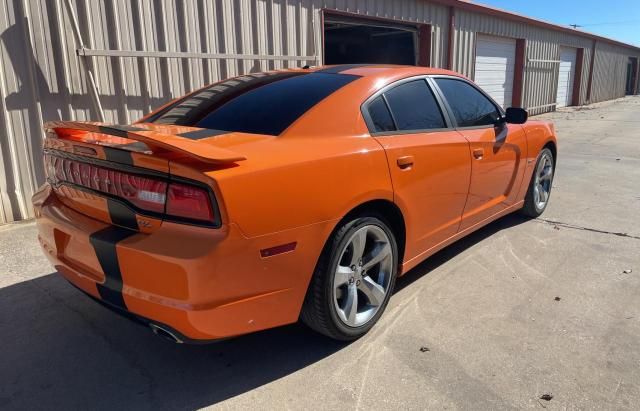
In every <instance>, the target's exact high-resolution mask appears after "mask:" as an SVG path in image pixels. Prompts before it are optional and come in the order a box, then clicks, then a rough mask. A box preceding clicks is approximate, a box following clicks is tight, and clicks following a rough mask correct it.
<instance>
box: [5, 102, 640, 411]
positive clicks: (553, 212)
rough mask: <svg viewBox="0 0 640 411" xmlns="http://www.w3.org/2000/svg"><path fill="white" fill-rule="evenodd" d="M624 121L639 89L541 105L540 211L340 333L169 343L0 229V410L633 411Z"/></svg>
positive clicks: (451, 259)
mask: <svg viewBox="0 0 640 411" xmlns="http://www.w3.org/2000/svg"><path fill="white" fill-rule="evenodd" d="M639 114H640V96H636V97H627V98H625V99H620V100H616V101H614V102H607V103H600V104H597V105H595V106H591V107H587V108H579V109H563V110H561V111H558V112H555V113H550V114H547V115H543V116H539V117H542V118H551V119H553V120H554V121H555V122H556V129H557V132H558V135H559V143H560V147H559V152H560V158H559V164H558V170H557V173H556V178H555V181H554V188H553V192H552V196H551V203H550V205H549V208H548V210H547V211H546V212H545V214H544V215H543V216H542V218H541V219H538V220H526V219H522V218H520V217H518V216H508V217H505V218H503V219H501V220H499V221H497V222H495V223H493V224H491V225H489V226H487V227H485V228H484V229H482V230H480V231H478V232H476V233H474V234H473V235H471V236H470V237H468V238H466V239H463V240H461V241H459V242H458V243H456V244H453V245H452V246H450V247H448V248H447V249H445V250H443V251H442V252H440V253H438V254H436V255H435V256H434V257H432V258H430V259H429V260H427V261H426V262H425V263H423V264H421V265H420V266H418V267H417V268H416V269H414V270H412V271H410V272H409V273H408V274H407V275H406V276H405V277H403V278H401V279H400V280H399V281H398V290H397V291H396V293H395V295H394V296H393V298H392V299H391V302H390V304H389V307H388V310H387V312H386V313H385V315H384V316H383V317H382V319H381V322H380V323H379V324H378V325H377V326H376V327H375V328H374V329H373V330H372V332H371V333H370V334H369V335H367V336H365V337H364V338H362V339H360V340H359V341H356V342H354V343H352V344H340V343H336V342H332V341H330V340H327V339H325V338H323V337H321V336H318V335H316V334H314V333H313V332H311V331H308V330H307V329H306V328H304V327H303V326H301V325H291V326H287V327H282V328H279V329H275V330H270V331H266V332H262V333H257V334H253V335H248V336H244V337H240V338H236V339H232V340H227V341H223V342H219V343H216V344H213V345H208V346H184V345H174V344H172V343H169V342H167V341H165V340H162V339H159V338H157V337H155V336H153V335H152V333H151V332H150V331H149V330H147V329H145V328H143V327H140V326H138V325H135V324H132V323H130V322H128V321H125V320H123V319H122V318H120V317H118V316H116V315H114V314H112V313H111V312H109V311H107V310H106V309H104V308H103V307H101V306H99V305H97V304H95V303H94V302H93V301H91V300H89V299H88V298H86V297H84V296H83V295H81V294H80V293H79V292H78V291H76V290H75V289H74V288H73V287H71V286H69V285H68V284H67V283H66V282H65V281H64V280H62V278H60V277H59V276H57V275H56V274H55V273H53V269H52V267H51V266H49V264H48V263H47V262H46V260H45V258H44V257H43V256H42V254H41V252H40V250H39V248H38V246H37V242H36V234H35V228H34V226H33V224H32V223H29V222H27V223H20V224H14V225H8V226H2V227H0V332H1V334H0V335H1V336H2V350H0V382H2V384H0V408H2V409H5V410H9V409H32V410H35V409H65V410H68V409H105V410H112V409H119V408H127V409H154V410H158V409H184V410H190V409H197V408H206V407H214V408H223V409H226V408H228V409H285V408H287V409H310V408H312V409H336V408H338V407H340V408H346V409H431V408H432V409H442V408H448V409H511V408H513V409H523V408H535V409H542V408H543V407H546V408H548V409H566V408H569V409H583V408H586V409H628V410H634V409H639V408H640V304H639V302H638V301H639V299H638V298H639V297H638V296H639V295H640V116H639ZM629 270H631V271H630V272H629ZM556 297H558V298H556ZM421 348H422V349H421ZM545 394H549V395H550V396H552V398H551V399H550V400H549V401H545V400H542V399H540V397H542V396H544V395H545Z"/></svg>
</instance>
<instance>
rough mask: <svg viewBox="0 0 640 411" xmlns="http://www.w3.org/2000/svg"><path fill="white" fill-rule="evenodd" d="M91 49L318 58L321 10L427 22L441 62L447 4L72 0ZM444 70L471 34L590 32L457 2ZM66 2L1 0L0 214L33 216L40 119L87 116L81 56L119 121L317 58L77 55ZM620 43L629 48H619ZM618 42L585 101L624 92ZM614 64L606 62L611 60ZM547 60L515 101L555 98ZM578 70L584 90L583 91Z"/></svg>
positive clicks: (542, 45) (573, 41)
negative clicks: (557, 28) (227, 81)
mask: <svg viewBox="0 0 640 411" xmlns="http://www.w3.org/2000/svg"><path fill="white" fill-rule="evenodd" d="M71 4H72V9H73V11H74V12H75V13H76V15H77V18H78V23H79V28H80V32H81V34H82V37H83V39H84V42H85V45H86V47H87V48H89V49H105V50H143V51H170V52H192V53H225V54H252V55H271V56H273V55H276V56H281V55H285V56H318V58H320V57H321V54H322V52H321V44H322V43H321V27H320V26H321V12H320V10H321V9H323V8H328V9H336V10H341V11H348V12H352V13H358V14H362V15H369V16H377V17H385V18H391V19H397V20H404V21H409V22H418V23H428V24H431V25H432V45H431V46H432V47H431V50H432V59H431V61H432V65H433V66H436V67H444V66H445V65H446V61H447V38H448V21H449V20H448V19H449V9H448V8H447V7H443V6H440V5H434V4H430V3H428V2H426V1H422V0H327V1H320V0H177V1H174V0H101V1H95V0H72V1H71ZM456 25H457V26H458V28H457V30H456V33H455V42H456V54H455V56H454V69H456V70H458V71H461V72H462V73H464V74H466V75H468V76H470V77H472V78H473V57H474V49H475V47H474V41H475V35H476V33H477V32H482V33H489V34H496V35H503V36H510V37H520V38H527V49H528V51H527V54H528V56H529V57H531V58H539V59H556V58H557V56H558V44H563V45H570V46H574V47H584V48H585V67H584V70H585V73H588V68H589V62H590V60H591V58H590V54H591V45H592V42H591V40H589V39H586V38H583V37H580V36H577V35H575V36H574V35H568V34H562V33H558V32H554V31H550V30H544V29H539V28H535V27H529V26H525V25H522V24H517V23H513V22H510V21H507V20H503V19H499V18H496V17H490V16H486V15H478V14H471V13H466V12H462V11H458V12H457V18H456ZM76 48H77V44H76V42H75V40H74V35H73V25H72V22H71V20H70V14H69V10H68V9H67V7H66V0H10V1H6V2H2V3H0V109H1V110H2V115H1V116H0V131H1V133H0V223H1V222H7V221H14V220H20V219H24V218H29V217H31V216H32V210H31V207H30V198H31V195H32V194H33V192H34V191H35V190H36V189H37V187H38V185H39V184H40V183H41V182H42V181H43V167H42V162H41V147H42V131H41V125H42V122H43V121H47V120H53V119H78V120H95V119H97V112H96V111H95V108H94V105H93V102H92V98H91V97H90V93H89V89H88V87H87V81H86V72H85V71H84V70H83V68H82V65H81V61H80V59H81V58H84V59H86V62H87V63H88V67H89V69H90V70H91V71H92V72H93V74H94V76H95V79H96V82H97V88H98V91H99V95H100V100H101V103H102V106H103V108H104V113H105V121H107V122H114V123H129V122H131V121H134V120H135V119H137V118H139V117H141V116H142V115H143V114H144V113H147V112H149V111H150V110H151V109H152V108H154V107H158V106H160V105H161V104H163V103H164V102H166V101H168V100H170V99H172V98H175V97H177V96H180V95H182V94H184V93H186V92H188V91H190V90H193V89H195V88H198V87H200V86H202V85H204V84H207V83H211V82H215V81H217V80H220V79H223V78H227V77H232V76H236V75H239V74H244V73H248V72H255V71H262V70H270V69H279V68H285V67H293V66H300V65H304V64H306V63H310V64H315V63H316V62H315V61H287V60H275V61H274V60H266V59H259V58H252V59H244V60H237V59H227V60H219V59H198V58H195V59H184V58H170V59H164V58H162V59H161V58H141V57H135V58H131V57H78V56H77V54H76ZM625 53H627V54H625ZM628 53H629V52H628V51H627V50H626V49H624V48H623V47H617V46H610V45H605V44H600V43H599V45H598V52H597V57H596V60H595V67H596V70H595V71H594V78H593V91H592V101H601V100H604V99H608V98H613V97H618V96H621V95H623V94H624V75H625V72H624V70H625V67H626V65H625V64H626V60H625V59H626V56H628ZM612 68H614V69H613V70H612ZM556 71H557V70H556V66H552V65H549V64H547V63H545V64H539V65H536V64H531V65H528V66H527V68H526V80H525V90H526V92H525V93H524V96H525V97H524V98H525V105H526V106H528V107H533V106H537V105H543V104H547V103H549V102H553V101H555V91H554V90H555V89H554V88H553V86H552V85H553V84H555V76H556ZM612 74H613V75H612ZM587 77H588V76H587V75H586V74H585V75H583V85H582V89H583V91H582V93H581V94H582V96H583V98H584V96H586V87H587Z"/></svg>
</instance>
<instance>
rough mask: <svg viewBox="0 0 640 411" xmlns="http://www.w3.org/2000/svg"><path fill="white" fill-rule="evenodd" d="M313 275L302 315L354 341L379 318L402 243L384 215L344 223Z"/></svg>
mask: <svg viewBox="0 0 640 411" xmlns="http://www.w3.org/2000/svg"><path fill="white" fill-rule="evenodd" d="M329 241H330V243H329V244H328V245H327V247H326V248H325V250H324V252H323V255H322V256H321V257H320V261H319V262H318V266H317V267H316V271H315V273H314V274H313V278H312V280H311V284H310V285H309V290H308V291H307V296H306V299H305V303H304V306H303V308H302V313H301V319H302V321H303V322H304V323H305V324H307V325H308V326H309V327H311V328H312V329H314V330H316V331H318V332H320V333H322V334H325V335H327V336H329V337H331V338H334V339H337V340H343V341H349V340H354V339H356V338H359V337H361V336H362V335H364V334H365V333H366V332H367V331H369V329H371V327H373V325H374V324H375V323H376V322H377V321H378V319H379V318H380V316H381V315H382V312H383V311H384V309H385V308H386V306H387V303H388V302H389V298H390V296H391V292H392V290H393V287H394V285H395V279H396V275H397V269H398V247H397V244H396V240H395V238H394V236H393V233H392V231H391V230H390V229H389V227H388V226H387V224H386V223H385V222H384V221H382V219H380V218H377V217H373V216H368V217H358V218H355V219H353V220H351V221H349V222H347V223H345V224H344V225H342V226H341V227H340V228H339V229H338V230H337V231H336V232H335V233H334V234H333V236H332V238H331V239H330V240H329Z"/></svg>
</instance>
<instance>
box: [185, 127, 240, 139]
mask: <svg viewBox="0 0 640 411" xmlns="http://www.w3.org/2000/svg"><path fill="white" fill-rule="evenodd" d="M227 133H228V131H224V130H214V129H210V128H203V129H202V130H196V131H188V132H186V133H182V134H178V135H179V136H180V137H185V138H190V139H191V140H201V139H203V138H207V137H214V136H219V135H220V134H227Z"/></svg>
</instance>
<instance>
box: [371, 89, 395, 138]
mask: <svg viewBox="0 0 640 411" xmlns="http://www.w3.org/2000/svg"><path fill="white" fill-rule="evenodd" d="M369 116H370V117H371V122H372V123H373V129H374V131H376V132H380V131H393V130H395V129H396V128H395V126H394V125H393V119H392V118H391V113H389V109H388V108H387V103H385V102H384V100H383V99H382V96H380V97H376V98H375V99H374V100H373V101H372V102H371V103H369Z"/></svg>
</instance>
